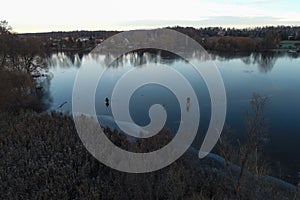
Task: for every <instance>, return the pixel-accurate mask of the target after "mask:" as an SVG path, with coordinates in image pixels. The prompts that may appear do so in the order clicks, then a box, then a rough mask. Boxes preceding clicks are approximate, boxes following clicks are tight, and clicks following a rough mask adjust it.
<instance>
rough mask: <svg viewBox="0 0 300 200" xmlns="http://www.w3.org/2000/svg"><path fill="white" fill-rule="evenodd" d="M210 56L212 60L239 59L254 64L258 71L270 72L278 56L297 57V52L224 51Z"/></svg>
mask: <svg viewBox="0 0 300 200" xmlns="http://www.w3.org/2000/svg"><path fill="white" fill-rule="evenodd" d="M210 57H211V59H212V60H214V61H230V60H232V59H241V60H242V61H243V63H245V64H246V65H256V66H257V67H258V69H259V71H260V72H262V73H267V72H270V71H271V70H272V69H273V67H274V65H275V64H276V61H277V59H278V58H281V57H289V58H298V57H299V55H298V54H289V53H280V52H264V53H234V54H233V53H224V52H218V53H216V52H213V53H211V54H210Z"/></svg>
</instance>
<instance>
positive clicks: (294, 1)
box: [0, 0, 300, 33]
mask: <svg viewBox="0 0 300 200" xmlns="http://www.w3.org/2000/svg"><path fill="white" fill-rule="evenodd" d="M1 8H2V9H1V12H0V20H6V21H8V22H9V25H10V26H12V28H13V31H15V32H18V33H24V32H45V31H71V30H130V29H149V28H159V27H165V26H174V25H180V26H193V27H196V28H198V27H207V26H223V27H237V28H240V27H255V26H266V25H300V1H299V0H286V1H284V0H247V1H242V0H240V1H239V0H184V1H175V0H173V1H172V0H151V1H142V0H127V1H126V0H123V1H122V0H109V1H107V0H106V1H103V0H102V1H100V0H85V1H66V0H65V1H64V0H51V1H49V0H44V1H41V0H39V1H38V0H27V1H22V0H19V1H18V0H10V1H4V2H2V3H1Z"/></svg>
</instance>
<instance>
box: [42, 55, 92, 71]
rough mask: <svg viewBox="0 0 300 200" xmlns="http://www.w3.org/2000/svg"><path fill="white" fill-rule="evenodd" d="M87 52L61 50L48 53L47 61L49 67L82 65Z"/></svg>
mask: <svg viewBox="0 0 300 200" xmlns="http://www.w3.org/2000/svg"><path fill="white" fill-rule="evenodd" d="M86 55H88V54H86V53H74V52H59V53H51V54H47V55H46V63H47V65H48V66H49V67H56V66H59V67H66V68H68V67H77V68H79V67H81V65H82V60H83V57H84V56H86Z"/></svg>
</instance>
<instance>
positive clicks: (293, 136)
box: [44, 51, 300, 172]
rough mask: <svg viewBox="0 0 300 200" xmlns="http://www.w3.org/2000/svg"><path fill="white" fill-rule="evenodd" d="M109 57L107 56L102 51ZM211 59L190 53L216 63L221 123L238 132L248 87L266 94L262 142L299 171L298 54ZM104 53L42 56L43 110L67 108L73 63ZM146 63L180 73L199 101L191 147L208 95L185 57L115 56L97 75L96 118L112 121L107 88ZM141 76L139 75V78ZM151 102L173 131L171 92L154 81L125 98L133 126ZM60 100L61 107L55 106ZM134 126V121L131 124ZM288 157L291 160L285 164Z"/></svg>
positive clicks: (92, 63)
mask: <svg viewBox="0 0 300 200" xmlns="http://www.w3.org/2000/svg"><path fill="white" fill-rule="evenodd" d="M108 56H111V57H113V55H108ZM210 57H211V58H207V57H196V58H195V59H196V60H197V62H198V63H200V65H201V64H203V65H204V64H205V63H206V62H207V61H208V60H209V59H212V60H213V61H214V62H215V63H216V65H217V66H218V68H219V70H220V72H221V75H222V77H223V80H224V84H225V88H226V93H227V103H228V111H227V118H226V123H227V124H229V125H230V126H231V127H232V128H233V129H234V130H235V132H237V133H238V132H241V133H242V132H244V130H245V124H244V122H245V113H246V111H247V110H248V109H249V101H250V99H251V97H252V94H253V92H256V93H259V94H261V95H265V96H268V97H269V98H270V105H269V106H268V111H267V115H268V118H269V119H270V132H271V135H270V143H269V145H268V149H269V153H270V156H271V158H272V161H274V162H276V161H278V162H280V163H281V164H282V165H283V166H288V168H289V170H291V171H293V172H296V171H297V170H298V171H299V170H300V157H299V150H297V149H299V146H300V121H299V117H298V116H300V107H299V105H298V104H299V102H300V78H299V77H300V57H299V56H297V55H295V54H283V53H280V54H279V53H275V52H274V53H272V52H271V53H252V54H248V53H235V54H225V53H210ZM107 59H109V58H107V56H104V55H99V54H81V55H79V54H72V53H58V54H52V55H49V56H48V59H47V61H48V65H49V74H52V75H51V76H50V77H51V78H49V79H48V80H47V81H45V83H44V89H45V100H46V99H47V100H48V106H49V107H48V108H47V109H48V110H50V109H57V110H59V111H64V112H67V111H71V108H72V106H71V99H72V89H73V83H74V80H75V77H76V73H77V71H78V68H79V67H85V68H88V69H90V73H93V70H96V69H97V68H98V67H104V64H105V63H107ZM146 63H154V64H155V63H162V64H166V65H169V66H171V67H173V68H175V69H176V70H178V71H179V72H180V73H182V74H183V75H184V76H185V77H186V78H187V79H188V80H189V81H190V83H191V85H192V87H193V89H194V90H195V92H196V94H197V97H198V101H199V103H200V112H201V115H200V116H201V119H200V122H199V126H200V128H199V134H198V135H197V138H196V142H195V144H194V145H195V146H197V145H199V143H201V141H202V138H203V134H205V132H206V130H207V126H208V123H209V119H210V97H209V94H208V91H207V88H206V86H205V83H204V81H203V79H202V78H201V77H198V75H197V73H195V71H194V70H193V68H192V67H191V66H190V65H189V63H187V62H186V61H185V60H183V59H181V58H180V57H178V56H174V55H172V54H169V53H166V52H153V51H150V52H145V51H140V52H132V53H128V54H126V55H123V56H121V57H119V59H117V60H115V62H113V64H112V65H111V67H110V68H109V70H107V71H106V72H105V74H104V76H103V78H102V80H100V82H99V85H98V89H97V93H96V97H95V100H96V102H97V103H96V110H97V114H98V115H99V116H100V122H101V123H102V124H104V125H108V126H113V127H114V126H116V124H115V123H114V121H113V118H112V114H111V108H110V105H108V106H107V105H106V101H105V99H106V98H108V99H110V97H111V93H112V89H113V87H114V84H115V83H116V81H117V80H118V79H119V78H120V77H121V76H122V74H123V73H124V72H125V71H126V70H127V69H128V68H131V67H138V66H140V65H142V64H146ZM140 78H141V79H142V78H143V77H140ZM155 103H159V104H161V105H164V106H165V108H166V111H167V114H168V118H167V122H166V126H168V127H169V128H171V129H172V130H173V131H174V132H176V129H177V128H178V122H179V121H180V109H179V107H178V106H179V105H178V102H177V101H176V98H175V97H174V95H173V94H172V93H171V92H170V91H169V90H168V89H166V88H164V87H160V86H158V85H152V86H151V85H147V86H145V87H143V88H139V89H138V90H137V91H136V92H135V93H134V95H133V96H132V100H131V101H130V111H131V114H132V118H133V120H134V121H135V122H136V123H137V124H138V125H146V124H147V123H149V117H148V115H147V113H148V110H149V107H150V106H151V105H153V104H155ZM61 105H62V106H61ZM131 127H132V128H134V126H131ZM291 161H293V163H292V164H291Z"/></svg>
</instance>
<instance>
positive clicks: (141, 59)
mask: <svg viewBox="0 0 300 200" xmlns="http://www.w3.org/2000/svg"><path fill="white" fill-rule="evenodd" d="M84 57H89V58H88V59H92V60H95V61H97V62H98V63H99V65H106V64H108V63H109V65H106V66H107V67H122V66H124V64H126V63H127V64H130V65H131V66H133V67H137V66H141V65H145V64H147V63H161V64H167V65H168V64H169V65H171V64H173V63H174V62H176V61H178V60H184V58H182V57H180V56H179V55H176V54H174V53H171V52H168V51H163V50H154V49H142V50H138V51H132V52H128V53H127V54H124V55H122V56H120V57H115V56H114V55H113V54H108V55H101V54H97V53H74V52H60V53H52V54H48V55H46V63H47V65H48V66H49V67H56V66H60V67H63V68H64V67H65V68H69V67H77V68H79V67H81V66H82V63H83V60H84V59H83V58H84ZM280 57H289V58H292V59H293V58H298V57H299V55H297V54H287V53H278V52H264V53H242V52H236V53H225V52H209V56H208V55H205V54H200V56H199V54H198V55H197V56H195V57H191V59H197V60H200V61H203V62H205V61H222V62H223V61H230V60H232V59H240V60H242V62H243V63H245V64H246V65H256V66H257V67H258V69H259V71H260V72H262V73H268V72H270V71H271V70H272V69H273V67H274V65H275V64H276V61H277V59H278V58H280Z"/></svg>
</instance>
